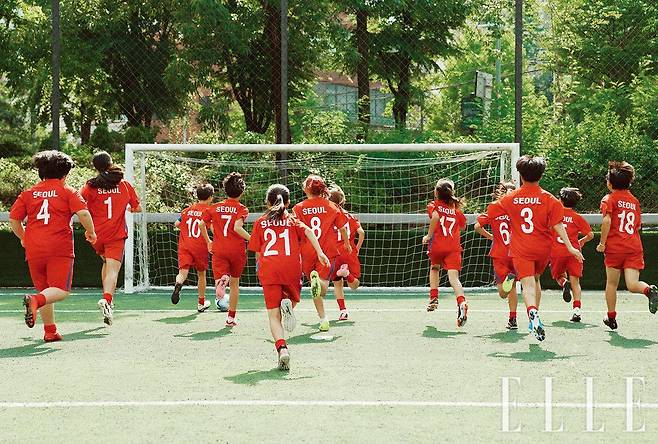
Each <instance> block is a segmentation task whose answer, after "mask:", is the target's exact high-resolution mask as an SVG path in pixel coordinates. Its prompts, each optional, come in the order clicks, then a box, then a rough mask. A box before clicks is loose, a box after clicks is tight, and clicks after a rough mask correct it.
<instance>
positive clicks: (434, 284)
mask: <svg viewBox="0 0 658 444" xmlns="http://www.w3.org/2000/svg"><path fill="white" fill-rule="evenodd" d="M440 273H441V270H440V268H439V266H438V265H432V266H431V267H430V299H432V298H437V297H439V279H440V277H441V275H440Z"/></svg>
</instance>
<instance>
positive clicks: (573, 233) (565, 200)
mask: <svg viewBox="0 0 658 444" xmlns="http://www.w3.org/2000/svg"><path fill="white" fill-rule="evenodd" d="M582 197H583V195H582V194H581V193H580V190H579V189H578V188H562V189H561V190H560V202H562V205H563V206H564V218H563V219H562V223H563V224H564V227H565V228H566V230H567V235H568V236H569V239H570V240H571V245H573V246H575V247H576V248H578V249H579V250H581V251H582V248H583V245H585V244H586V243H587V242H589V241H591V240H592V239H593V238H594V233H592V227H590V225H589V223H588V222H587V221H586V220H585V218H584V217H583V216H581V215H580V214H578V213H576V211H575V210H574V208H575V207H576V204H577V203H578V202H580V199H582ZM578 233H580V234H584V235H585V236H584V237H582V238H580V239H578ZM551 277H552V278H553V279H554V280H555V281H557V283H558V284H559V285H560V287H562V298H563V299H564V302H571V294H572V293H573V314H572V315H571V322H580V316H581V308H582V305H581V296H582V290H581V288H580V278H581V277H583V263H582V262H579V261H578V260H577V259H576V258H575V257H573V256H572V255H571V254H570V253H569V251H567V249H566V248H565V247H564V244H563V243H562V239H560V238H559V237H558V236H553V244H552V246H551Z"/></svg>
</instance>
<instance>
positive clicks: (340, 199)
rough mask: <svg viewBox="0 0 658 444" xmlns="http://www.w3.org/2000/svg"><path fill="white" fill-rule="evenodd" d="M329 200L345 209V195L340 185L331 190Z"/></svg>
mask: <svg viewBox="0 0 658 444" xmlns="http://www.w3.org/2000/svg"><path fill="white" fill-rule="evenodd" d="M329 200H330V201H332V202H333V203H335V204H336V205H338V206H339V207H341V208H343V206H344V205H345V193H344V192H343V189H342V188H341V187H339V186H338V185H334V186H332V187H331V188H329Z"/></svg>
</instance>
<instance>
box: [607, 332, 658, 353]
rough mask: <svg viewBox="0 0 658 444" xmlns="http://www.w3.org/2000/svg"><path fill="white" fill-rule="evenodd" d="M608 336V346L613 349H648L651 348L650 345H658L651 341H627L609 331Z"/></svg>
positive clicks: (627, 339)
mask: <svg viewBox="0 0 658 444" xmlns="http://www.w3.org/2000/svg"><path fill="white" fill-rule="evenodd" d="M608 334H609V335H610V339H609V340H608V344H610V345H612V346H613V347H621V348H635V349H637V348H648V347H651V346H652V345H656V344H658V342H656V341H651V340H649V339H629V338H625V337H623V336H622V335H620V334H619V333H617V332H616V331H609V332H608Z"/></svg>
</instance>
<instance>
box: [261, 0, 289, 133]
mask: <svg viewBox="0 0 658 444" xmlns="http://www.w3.org/2000/svg"><path fill="white" fill-rule="evenodd" d="M264 3H265V5H264V6H265V11H266V13H267V24H266V29H267V37H268V42H269V55H270V69H271V71H270V72H271V75H270V78H271V79H272V82H271V83H270V85H271V94H272V95H271V97H272V100H271V103H272V108H273V109H274V125H275V132H276V143H291V137H290V131H288V137H287V139H288V140H286V141H283V140H282V139H281V13H280V11H279V7H278V2H277V4H276V5H275V4H274V2H273V1H271V0H270V1H265V2H264ZM286 125H289V124H288V122H286Z"/></svg>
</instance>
